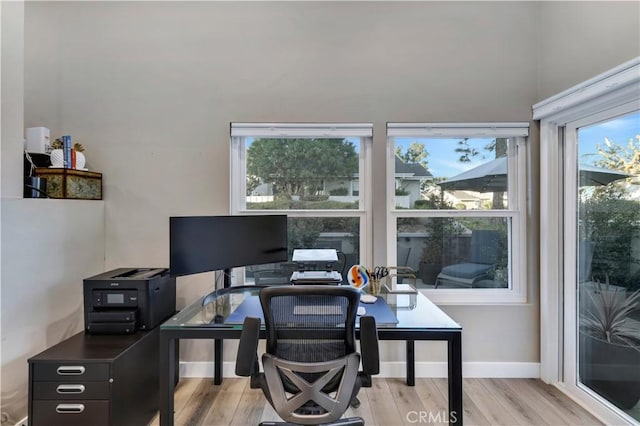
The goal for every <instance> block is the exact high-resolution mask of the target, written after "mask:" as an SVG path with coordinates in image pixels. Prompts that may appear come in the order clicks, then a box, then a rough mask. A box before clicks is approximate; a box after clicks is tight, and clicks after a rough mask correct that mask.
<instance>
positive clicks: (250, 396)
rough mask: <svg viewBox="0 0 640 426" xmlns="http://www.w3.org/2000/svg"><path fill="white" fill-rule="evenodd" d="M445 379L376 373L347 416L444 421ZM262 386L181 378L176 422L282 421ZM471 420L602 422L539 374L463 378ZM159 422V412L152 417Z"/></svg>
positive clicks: (389, 423)
mask: <svg viewBox="0 0 640 426" xmlns="http://www.w3.org/2000/svg"><path fill="white" fill-rule="evenodd" d="M446 395H447V382H446V380H445V379H416V385H415V387H408V386H406V385H405V384H404V381H403V379H400V378H374V380H373V387H371V388H364V389H362V390H361V391H360V394H359V399H360V401H361V405H360V407H359V408H357V409H353V408H351V409H349V411H347V415H348V416H360V417H362V418H363V419H364V420H365V423H366V424H367V425H368V426H374V425H378V426H395V425H419V424H445V421H446V417H445V416H446V409H447V398H446ZM278 419H279V418H278V416H277V414H276V413H275V412H274V411H273V409H272V408H271V406H270V405H269V404H268V403H267V402H266V400H265V398H264V396H263V395H262V391H260V390H258V389H251V388H249V380H248V379H236V378H227V379H225V380H224V382H223V384H222V385H220V386H215V385H214V384H213V379H208V378H203V379H188V378H185V379H182V380H181V381H180V383H179V384H178V387H177V389H176V393H175V424H176V425H180V426H182V425H187V426H192V425H202V426H215V425H220V426H230V425H238V426H240V425H242V426H244V425H257V424H258V423H260V422H261V421H266V420H278ZM464 423H465V424H466V425H508V426H511V425H601V424H602V423H600V422H599V421H598V420H597V419H596V418H595V417H593V416H592V415H591V414H589V413H588V412H587V411H585V410H584V409H583V408H581V407H580V406H579V405H577V404H576V403H575V402H573V401H572V400H571V399H569V398H568V397H567V396H565V395H564V394H563V393H562V392H560V391H559V390H558V389H556V388H555V387H553V386H550V385H546V384H544V383H543V382H541V381H540V380H536V379H464ZM152 425H153V426H156V425H158V416H156V418H155V419H154V420H153V422H152Z"/></svg>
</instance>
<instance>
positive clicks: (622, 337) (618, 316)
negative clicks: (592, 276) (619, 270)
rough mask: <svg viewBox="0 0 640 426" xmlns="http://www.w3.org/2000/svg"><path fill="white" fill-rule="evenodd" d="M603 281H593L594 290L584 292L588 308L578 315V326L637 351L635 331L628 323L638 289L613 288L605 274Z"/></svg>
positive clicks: (638, 298) (639, 343)
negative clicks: (588, 301) (604, 280)
mask: <svg viewBox="0 0 640 426" xmlns="http://www.w3.org/2000/svg"><path fill="white" fill-rule="evenodd" d="M605 279H606V284H605V285H604V286H602V285H601V284H600V282H599V281H597V282H596V291H586V292H585V293H586V295H587V296H588V298H589V299H590V301H591V304H590V309H588V310H587V311H586V312H584V313H582V314H581V315H580V326H581V328H582V329H583V330H585V331H586V332H588V333H589V334H590V335H592V336H594V337H597V338H599V339H601V340H606V341H607V342H609V343H618V344H623V345H626V346H631V347H634V348H636V349H637V350H638V351H640V336H638V330H637V329H636V328H634V327H633V326H632V325H631V324H629V321H628V318H629V314H631V312H633V311H634V310H635V309H637V305H638V303H639V302H640V290H638V291H635V292H633V293H631V294H630V295H628V296H627V295H626V291H624V290H619V289H613V288H612V287H610V285H609V277H608V276H606V277H605Z"/></svg>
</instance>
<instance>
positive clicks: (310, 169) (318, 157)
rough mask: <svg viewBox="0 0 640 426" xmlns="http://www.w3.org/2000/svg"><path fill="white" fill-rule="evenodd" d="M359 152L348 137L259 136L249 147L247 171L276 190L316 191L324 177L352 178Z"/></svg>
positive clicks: (291, 192) (288, 191) (312, 192)
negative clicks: (274, 137) (280, 137)
mask: <svg viewBox="0 0 640 426" xmlns="http://www.w3.org/2000/svg"><path fill="white" fill-rule="evenodd" d="M357 172H358V154H357V153H356V150H355V146H354V145H353V143H351V142H348V141H347V140H345V139H313V138H307V139H284V138H283V139H257V140H255V141H254V142H253V143H252V144H251V145H250V146H249V148H248V149H247V174H249V175H255V176H258V177H259V178H260V179H261V180H262V182H265V183H272V184H273V189H274V193H275V194H278V193H286V194H289V195H305V194H315V193H316V192H317V188H319V187H321V186H322V182H323V181H324V180H325V179H340V178H342V179H351V178H352V177H353V175H354V174H355V173H357Z"/></svg>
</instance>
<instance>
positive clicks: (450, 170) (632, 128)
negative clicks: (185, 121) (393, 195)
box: [246, 111, 640, 178]
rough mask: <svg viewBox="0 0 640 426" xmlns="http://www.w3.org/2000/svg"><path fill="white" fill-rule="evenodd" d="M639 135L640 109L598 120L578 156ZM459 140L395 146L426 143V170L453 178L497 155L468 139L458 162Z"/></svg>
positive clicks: (583, 137)
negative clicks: (473, 152) (468, 150)
mask: <svg viewBox="0 0 640 426" xmlns="http://www.w3.org/2000/svg"><path fill="white" fill-rule="evenodd" d="M639 134H640V112H638V111H636V112H634V113H631V114H628V115H625V116H621V117H617V118H614V119H611V120H608V121H605V122H602V123H598V124H595V125H592V126H589V127H584V128H581V129H580V130H579V148H580V152H579V156H580V162H581V163H585V164H593V163H594V162H595V161H597V160H598V159H599V156H598V155H594V154H595V153H596V152H597V151H596V144H604V140H605V137H606V138H608V139H609V140H610V141H612V142H615V143H617V144H619V145H623V146H626V144H627V143H628V141H629V139H630V138H635V137H636V135H639ZM347 140H349V141H352V142H353V143H354V145H355V147H356V152H359V151H360V146H359V143H358V140H357V138H353V139H352V138H347ZM253 141H254V139H253V138H247V139H246V144H247V145H246V146H247V147H249V146H250V145H251V143H252V142H253ZM459 141H460V139H434V138H396V139H395V142H396V147H398V146H400V147H402V151H403V152H405V151H406V149H407V147H408V146H410V145H411V144H412V143H413V142H418V143H423V144H424V145H425V148H426V150H427V152H428V153H429V156H428V157H427V169H428V170H429V171H430V172H431V174H433V175H434V176H435V177H440V178H451V177H453V176H455V175H458V174H460V173H462V172H464V171H466V170H469V169H471V168H473V167H476V166H479V165H480V164H483V163H486V162H488V161H491V160H492V159H493V158H495V154H494V153H493V152H490V151H488V150H486V149H485V147H486V146H487V145H488V144H489V143H490V142H492V141H493V139H491V138H484V139H469V140H468V142H469V145H470V146H471V147H473V148H475V149H477V150H478V151H479V154H478V155H477V156H475V157H474V158H472V160H471V162H468V163H463V162H460V161H459V158H460V154H459V153H456V152H455V149H456V148H458V147H459V144H458V142H459Z"/></svg>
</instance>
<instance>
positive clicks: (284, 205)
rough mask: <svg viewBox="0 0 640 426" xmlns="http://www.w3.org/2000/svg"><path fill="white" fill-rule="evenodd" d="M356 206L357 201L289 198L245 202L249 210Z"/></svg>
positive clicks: (320, 208) (344, 208) (351, 207)
mask: <svg viewBox="0 0 640 426" xmlns="http://www.w3.org/2000/svg"><path fill="white" fill-rule="evenodd" d="M357 208H358V203H357V202H353V203H343V202H340V201H333V200H318V201H304V200H289V199H277V198H276V200H274V201H269V202H264V203H247V209H249V210H312V209H317V210H353V209H357Z"/></svg>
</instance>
